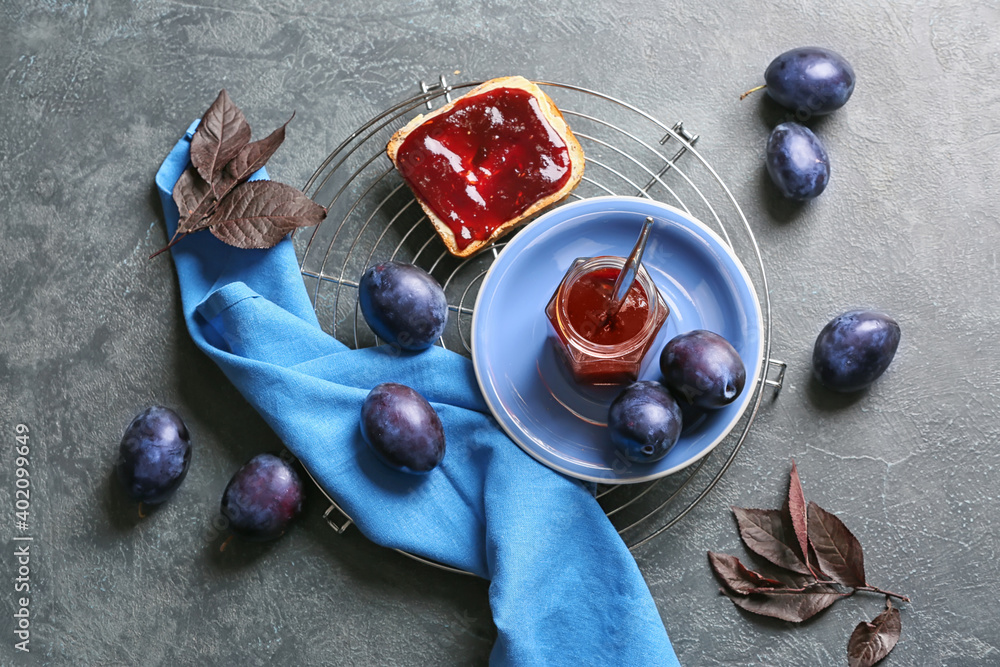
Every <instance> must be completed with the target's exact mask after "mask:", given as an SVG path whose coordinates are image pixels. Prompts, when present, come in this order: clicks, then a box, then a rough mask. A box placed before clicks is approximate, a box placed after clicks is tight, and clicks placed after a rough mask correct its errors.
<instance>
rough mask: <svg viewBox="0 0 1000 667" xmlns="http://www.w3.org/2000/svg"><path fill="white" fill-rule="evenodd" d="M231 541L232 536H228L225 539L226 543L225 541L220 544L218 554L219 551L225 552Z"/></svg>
mask: <svg viewBox="0 0 1000 667" xmlns="http://www.w3.org/2000/svg"><path fill="white" fill-rule="evenodd" d="M232 541H233V536H232V535H230V536H229V537H227V538H226V541H225V542H223V543H222V544H221V545H220V546H219V551H220V552H221V551H225V550H226V547H228V546H229V543H230V542H232Z"/></svg>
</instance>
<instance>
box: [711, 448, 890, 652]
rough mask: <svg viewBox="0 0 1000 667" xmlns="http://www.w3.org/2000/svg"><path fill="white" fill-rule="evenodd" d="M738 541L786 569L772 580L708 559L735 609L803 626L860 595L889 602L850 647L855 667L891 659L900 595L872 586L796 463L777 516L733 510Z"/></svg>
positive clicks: (849, 538)
mask: <svg viewBox="0 0 1000 667" xmlns="http://www.w3.org/2000/svg"><path fill="white" fill-rule="evenodd" d="M732 510H733V514H734V515H735V516H736V521H737V523H738V524H739V529H740V537H741V538H742V539H743V542H744V544H746V546H747V548H748V549H750V551H752V552H754V553H755V554H757V555H758V556H761V557H762V558H764V559H765V560H767V561H768V562H770V563H772V564H773V565H776V566H777V567H778V568H780V569H781V572H780V574H776V575H775V576H774V577H773V578H772V577H767V576H765V575H763V574H761V573H759V572H754V571H753V570H750V569H749V568H747V567H746V566H744V565H743V563H741V562H740V560H739V559H738V558H736V557H735V556H729V555H727V554H719V553H715V552H712V551H709V552H708V560H709V563H710V564H711V566H712V571H713V572H714V573H715V576H716V577H717V578H718V579H719V581H720V582H721V583H722V584H723V588H722V589H721V591H722V593H724V594H725V595H726V596H727V597H728V598H729V599H730V600H732V601H733V604H735V605H736V606H737V607H740V608H741V609H745V610H746V611H749V612H753V613H755V614H762V615H764V616H771V617H774V618H779V619H781V620H784V621H791V622H793V623H800V622H802V621H804V620H806V619H808V618H811V617H812V616H814V615H816V614H817V613H819V612H820V611H822V610H824V609H826V608H827V607H829V606H830V605H832V604H833V603H834V602H836V601H837V600H840V599H841V598H845V597H848V596H850V595H853V594H854V593H855V592H857V591H872V592H875V593H881V594H883V595H885V596H886V599H885V602H886V608H885V611H883V612H882V613H881V614H879V615H878V616H877V617H875V619H874V620H873V621H872V622H871V623H866V622H863V623H860V624H858V626H857V627H856V628H855V629H854V632H853V633H852V634H851V638H850V640H849V641H848V644H847V659H848V664H849V665H850V667H870V666H871V665H874V664H875V663H877V662H878V661H879V660H881V659H882V658H884V657H885V656H886V655H888V654H889V651H891V650H892V649H893V647H894V646H895V645H896V642H897V641H898V640H899V635H900V629H901V628H900V618H899V610H898V609H896V608H895V607H893V606H892V600H891V598H893V597H895V598H899V599H901V600H904V601H906V602H909V598H907V597H906V596H903V595H899V594H898V593H892V592H890V591H884V590H882V589H880V588H877V587H875V586H872V585H870V584H869V583H868V580H867V578H866V577H865V562H864V554H863V552H862V549H861V543H860V542H858V539H857V538H856V537H855V536H854V535H853V534H852V533H851V531H850V530H848V529H847V526H845V525H844V523H843V522H842V521H841V520H840V519H838V518H837V517H836V516H834V515H833V514H832V513H831V512H828V511H826V510H825V509H823V508H822V507H820V506H819V505H817V504H816V503H813V502H810V503H808V504H807V503H806V499H805V494H804V493H803V491H802V483H801V481H800V480H799V472H798V469H797V468H796V467H795V462H794V461H792V472H791V475H790V480H789V484H788V499H787V500H786V501H785V503H784V506H783V507H782V508H781V509H780V510H763V509H746V508H743V507H733V508H732Z"/></svg>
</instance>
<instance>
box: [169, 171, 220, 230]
mask: <svg viewBox="0 0 1000 667" xmlns="http://www.w3.org/2000/svg"><path fill="white" fill-rule="evenodd" d="M211 194H212V189H211V187H210V186H209V185H208V183H206V182H205V179H203V178H202V177H201V176H200V175H199V174H198V172H197V171H195V170H194V169H192V168H191V167H188V168H187V169H185V170H184V171H183V172H181V175H180V178H178V179H177V183H176V184H175V185H174V192H173V199H174V203H175V204H177V211H178V212H179V213H180V221H179V222H178V225H177V227H178V231H179V232H182V233H183V232H185V231H188V230H187V229H185V223H186V222H187V221H188V220H190V219H191V217H192V216H193V215H195V214H196V212H197V210H198V209H199V208H200V207H201V206H202V205H203V203H204V201H205V200H206V199H211V198H212V197H211Z"/></svg>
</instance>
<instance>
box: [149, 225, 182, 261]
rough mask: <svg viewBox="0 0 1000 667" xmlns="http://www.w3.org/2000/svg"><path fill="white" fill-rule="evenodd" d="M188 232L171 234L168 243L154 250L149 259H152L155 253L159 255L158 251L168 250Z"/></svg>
mask: <svg viewBox="0 0 1000 667" xmlns="http://www.w3.org/2000/svg"><path fill="white" fill-rule="evenodd" d="M189 233H190V232H184V233H183V234H177V233H175V234H174V236H173V238H172V239H170V243H168V244H167V245H165V246H163V247H162V248H160V249H159V250H157V251H156V252H154V253H153V254H152V255H150V256H149V259H153V258H154V257H156V256H157V255H159V254H160V253H162V252H166V251H167V250H170V249H171V248H173V247H174V246H175V245H177V243H178V242H179V241H180V240H181V239H183V238H184V237H185V236H187V235H188V234H189Z"/></svg>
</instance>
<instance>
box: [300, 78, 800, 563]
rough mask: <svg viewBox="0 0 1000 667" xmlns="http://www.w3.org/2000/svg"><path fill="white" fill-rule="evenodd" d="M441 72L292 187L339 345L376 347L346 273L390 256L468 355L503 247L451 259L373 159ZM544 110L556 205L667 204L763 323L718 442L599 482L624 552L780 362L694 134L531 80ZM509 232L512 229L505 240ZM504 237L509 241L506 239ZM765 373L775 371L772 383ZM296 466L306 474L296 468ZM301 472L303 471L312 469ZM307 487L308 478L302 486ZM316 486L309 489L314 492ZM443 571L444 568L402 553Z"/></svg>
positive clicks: (749, 247)
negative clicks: (554, 113)
mask: <svg viewBox="0 0 1000 667" xmlns="http://www.w3.org/2000/svg"><path fill="white" fill-rule="evenodd" d="M479 83H480V82H467V83H462V84H458V85H449V84H448V83H447V82H446V81H445V79H444V77H443V76H442V77H439V81H438V83H436V84H433V85H427V84H425V83H424V82H421V83H420V88H421V92H420V93H419V94H417V95H415V96H413V97H411V98H409V99H407V100H404V101H402V102H399V103H398V104H396V105H394V106H392V107H390V108H388V109H386V110H385V111H383V112H382V113H380V114H379V115H377V116H375V117H373V118H372V119H371V120H369V121H368V122H366V123H365V124H363V125H362V126H361V127H359V128H358V129H357V130H355V131H354V132H353V133H352V134H351V135H350V136H349V137H347V139H345V140H344V141H343V142H342V143H341V144H340V145H339V146H337V148H336V149H335V150H334V151H333V152H332V153H330V155H328V156H327V158H326V159H325V160H324V161H323V163H322V164H321V165H320V166H319V168H318V169H317V170H316V172H315V173H314V174H313V175H312V176H311V177H310V178H309V181H308V182H307V183H306V185H305V187H304V188H303V190H304V191H305V192H306V194H308V195H309V196H310V197H312V199H313V200H315V201H316V202H318V203H319V204H321V205H323V206H326V207H327V209H328V211H329V212H328V214H327V217H326V220H324V222H323V223H322V224H320V225H319V226H317V227H316V228H314V229H313V231H312V234H311V235H309V236H308V238H304V237H305V235H304V234H298V235H296V237H295V243H296V248H297V250H298V252H299V256H300V258H301V262H300V267H301V272H302V276H303V279H304V280H305V282H306V286H307V288H308V289H309V292H310V294H311V296H312V300H313V306H314V308H315V309H316V313H317V315H318V317H319V320H320V322H321V323H322V325H323V327H324V329H325V330H326V331H327V332H328V333H330V334H331V335H333V336H334V337H336V338H337V339H339V340H340V341H342V342H344V343H346V344H348V345H349V346H351V347H354V348H358V347H365V346H370V345H376V344H378V343H379V340H378V338H377V337H376V336H375V334H374V333H373V332H372V331H371V329H370V328H369V327H368V326H367V324H366V323H365V321H364V317H362V316H361V315H360V311H359V307H358V299H357V286H358V282H357V280H358V278H359V277H360V275H361V273H362V272H363V271H364V270H365V268H366V267H368V266H370V265H371V264H372V263H374V262H377V261H385V260H389V259H395V260H398V261H405V262H410V263H412V264H416V265H418V266H420V267H422V268H424V269H426V270H427V271H429V272H430V273H431V274H432V275H434V276H435V278H437V279H438V281H439V282H440V283H441V285H442V286H443V287H444V289H445V294H446V295H447V296H448V303H449V309H450V311H451V313H452V317H450V318H449V323H448V327H447V329H446V330H445V333H444V335H443V336H442V337H441V340H440V341H439V344H440V345H442V346H443V347H445V348H448V349H452V350H455V351H457V352H459V353H462V354H465V355H466V356H469V354H470V349H471V328H472V312H473V306H474V304H475V301H476V296H477V294H478V292H479V287H480V285H481V284H482V281H483V278H484V277H485V276H486V272H487V271H488V269H489V267H490V265H491V264H492V262H493V260H494V259H495V258H496V257H497V255H498V254H499V251H500V250H501V249H502V248H503V247H504V245H505V244H506V241H505V240H503V239H501V240H499V241H497V242H496V243H494V244H492V245H490V246H487V247H486V248H484V249H482V250H481V251H480V252H478V253H476V254H475V255H473V256H471V257H468V258H457V257H454V256H452V255H451V254H450V253H449V252H448V251H447V249H446V247H445V245H444V243H443V242H442V241H441V239H440V237H439V236H438V235H437V233H436V232H435V230H434V228H433V225H431V223H430V221H429V220H427V217H426V216H425V215H424V212H423V210H422V209H421V208H420V206H419V205H418V204H417V202H416V200H415V199H414V197H413V195H412V194H411V192H410V190H409V188H408V187H407V186H406V185H405V183H404V182H403V180H402V179H401V178H400V176H399V175H398V173H396V170H395V168H394V167H393V166H392V163H391V162H390V161H389V158H388V157H387V156H386V154H385V147H386V144H387V143H388V140H389V138H390V137H391V136H392V134H393V133H394V132H395V131H396V130H397V129H399V128H400V127H402V126H403V125H404V124H406V122H407V121H409V120H410V119H411V118H412V117H413V116H414V115H415V114H416V113H419V112H420V111H423V110H425V109H427V110H430V109H433V108H434V104H435V103H436V102H438V101H440V100H441V99H444V100H446V101H451V94H452V92H453V91H464V90H466V89H468V88H471V87H473V86H476V85H478V84H479ZM536 83H538V85H540V86H541V87H542V88H543V89H544V90H545V91H546V93H548V94H549V96H550V97H552V98H553V100H554V101H555V102H556V105H557V106H558V107H559V109H560V110H561V111H562V113H563V115H564V116H565V117H566V119H567V122H568V123H569V125H570V127H572V129H573V133H574V134H575V135H576V137H577V139H579V141H580V143H581V144H582V146H583V148H584V153H585V155H586V170H585V174H584V177H583V180H582V181H581V183H580V184H579V186H577V188H576V190H574V191H573V192H572V193H570V195H569V197H568V198H567V199H566V201H572V200H575V199H585V198H587V197H593V196H598V195H634V196H638V197H647V198H651V199H658V200H660V201H663V202H665V203H668V204H672V205H674V206H677V207H679V208H681V209H682V210H684V211H685V212H687V213H688V214H690V215H692V216H694V217H695V218H697V219H699V220H701V221H702V222H704V223H705V224H707V225H708V226H710V227H712V228H713V229H714V230H715V231H716V232H718V233H719V235H720V236H721V237H722V238H723V239H724V241H725V242H726V243H727V244H728V245H729V246H730V247H731V248H732V249H733V251H734V252H735V254H736V255H737V256H738V257H739V258H740V260H741V262H742V263H743V265H744V267H745V268H746V269H747V272H748V274H749V275H750V278H751V281H752V282H753V286H754V289H755V291H756V293H757V298H758V300H759V301H760V305H761V312H762V314H763V324H764V345H763V352H762V359H761V362H762V369H763V371H762V372H761V373H760V376H759V378H758V380H757V382H756V384H755V385H754V386H753V387H748V388H747V389H748V390H751V391H753V395H752V397H751V403H750V407H749V408H748V409H747V411H746V412H745V413H744V415H743V417H742V418H741V419H740V421H739V422H738V423H737V425H736V426H735V428H734V429H733V430H732V431H731V432H730V434H729V436H728V437H727V438H726V439H725V440H724V441H723V442H722V443H720V444H719V445H718V446H717V447H716V448H715V449H714V450H713V451H712V452H711V453H710V454H709V455H707V456H705V457H704V458H702V459H701V460H700V461H698V462H697V463H695V464H694V465H692V466H690V467H688V468H685V469H684V470H682V471H680V472H678V473H675V474H674V475H670V476H667V477H663V478H660V479H659V480H656V481H653V482H648V483H645V484H623V485H615V486H605V485H601V486H598V488H597V492H596V495H597V498H598V500H599V502H600V503H601V505H602V507H603V508H604V510H605V512H606V513H607V515H608V517H609V518H610V519H611V521H612V523H613V524H614V525H615V527H616V529H617V530H618V532H619V534H621V536H622V539H623V540H624V541H625V543H626V544H627V545H628V546H629V548H630V549H635V548H637V547H639V546H641V545H643V544H646V543H647V542H649V541H650V540H652V539H653V538H655V537H657V536H659V535H661V534H663V533H664V532H666V531H667V530H669V529H670V528H671V527H673V526H674V525H676V524H677V522H679V521H680V520H681V519H682V518H684V516H686V515H687V514H688V513H689V512H690V511H691V510H692V509H694V507H695V506H696V505H697V504H698V503H699V502H701V501H702V500H703V499H704V498H705V497H706V496H707V495H708V494H709V493H710V492H711V491H712V489H713V488H714V487H715V486H716V484H718V482H719V480H720V479H722V476H723V475H724V474H725V473H726V471H727V470H728V469H729V467H730V466H731V465H732V463H733V461H734V460H735V459H736V456H737V454H738V453H739V451H740V448H741V447H742V445H743V442H744V441H745V440H746V437H747V434H748V433H749V432H750V427H751V425H752V424H753V422H754V419H755V418H756V416H757V413H758V411H759V409H760V407H761V402H762V400H763V397H764V393H765V391H764V390H765V388H766V387H770V388H771V389H772V390H773V394H774V396H777V393H778V392H779V391H780V389H781V385H782V382H783V380H784V374H785V364H784V362H781V361H775V360H772V359H771V358H770V352H771V303H770V299H769V297H768V288H767V277H766V274H765V270H764V263H763V259H762V258H761V254H760V248H759V247H758V245H757V241H756V239H755V238H754V235H753V232H752V230H751V229H750V225H749V223H748V222H747V219H746V216H745V215H744V214H743V211H742V210H741V209H740V207H739V204H737V202H736V200H735V199H734V198H733V195H732V193H731V192H730V190H729V188H728V187H727V186H726V184H725V183H724V182H723V181H722V179H721V178H720V177H719V175H718V174H717V173H716V172H715V170H714V169H712V167H711V166H710V165H709V163H708V162H707V161H706V160H705V158H704V157H703V156H702V155H701V154H700V153H699V152H698V151H697V150H696V149H695V148H694V145H695V143H696V142H697V141H698V138H699V137H698V136H697V135H694V134H692V133H690V132H689V131H688V130H687V129H685V128H684V126H683V124H682V123H679V122H678V123H676V124H674V125H673V126H667V125H665V124H663V123H662V122H660V121H659V120H657V119H656V118H654V117H653V116H651V115H650V114H648V113H646V112H644V111H642V110H640V109H638V108H636V107H635V106H633V105H631V104H629V103H627V102H624V101H622V100H618V99H615V98H614V97H611V96H609V95H605V94H603V93H600V92H596V91H593V90H588V89H586V88H581V87H579V86H573V85H569V84H563V83H553V82H543V81H539V82H536ZM515 233H516V232H515ZM508 238H509V237H508ZM772 375H773V376H774V377H772ZM307 472H308V471H307ZM310 476H311V475H310ZM313 481H315V479H314V480H313ZM317 486H318V484H317ZM320 490H321V491H322V492H323V494H324V495H325V496H326V497H327V499H328V500H329V501H330V506H329V508H328V509H327V510H326V512H325V513H324V515H323V516H324V518H325V519H326V521H327V522H328V523H329V524H330V526H331V527H332V528H333V529H334V530H336V531H337V532H338V533H343V532H344V531H345V530H347V529H348V527H350V525H351V524H352V519H351V517H350V516H348V515H347V513H346V512H344V511H343V510H342V509H341V508H340V506H339V505H338V504H337V502H336V500H335V499H333V498H332V497H330V494H329V493H328V492H327V491H326V490H325V489H323V488H322V487H320ZM400 553H403V554H404V555H406V556H409V557H411V558H414V559H416V560H418V561H421V562H423V563H426V564H428V565H432V566H434V567H438V568H441V569H444V570H448V571H452V572H462V571H461V570H457V569H455V568H452V567H449V566H446V565H443V564H441V563H437V562H434V561H430V560H427V559H425V558H422V557H420V556H417V555H414V554H410V553H406V552H403V551H400Z"/></svg>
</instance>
